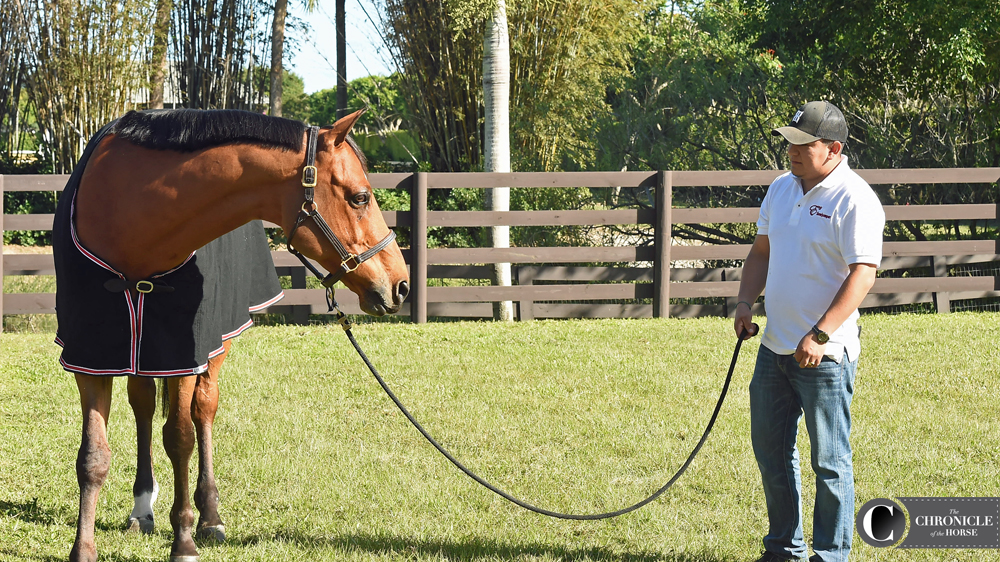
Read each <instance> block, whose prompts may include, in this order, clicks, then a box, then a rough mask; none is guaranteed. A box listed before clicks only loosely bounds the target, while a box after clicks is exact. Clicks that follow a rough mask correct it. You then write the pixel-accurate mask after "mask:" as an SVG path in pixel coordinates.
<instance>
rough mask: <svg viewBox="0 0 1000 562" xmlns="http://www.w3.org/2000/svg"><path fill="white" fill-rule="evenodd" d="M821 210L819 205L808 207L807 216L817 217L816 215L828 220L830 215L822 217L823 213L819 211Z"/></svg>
mask: <svg viewBox="0 0 1000 562" xmlns="http://www.w3.org/2000/svg"><path fill="white" fill-rule="evenodd" d="M822 210H823V207H822V206H820V205H813V206H812V207H809V216H817V215H819V216H821V217H823V218H824V219H828V218H830V215H824V214H823V213H821V212H820V211H822Z"/></svg>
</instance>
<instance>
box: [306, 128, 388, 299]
mask: <svg viewBox="0 0 1000 562" xmlns="http://www.w3.org/2000/svg"><path fill="white" fill-rule="evenodd" d="M308 132H309V138H308V141H307V145H306V163H305V167H303V168H302V187H303V189H304V191H305V201H304V202H303V203H302V209H301V210H300V211H299V215H298V217H296V219H295V226H293V227H292V231H291V232H290V233H289V234H288V251H289V252H291V253H292V255H294V256H295V257H297V258H299V261H301V262H302V265H304V266H306V268H307V269H309V271H312V273H313V275H315V276H316V277H317V278H319V279H322V280H323V286H324V287H326V288H327V291H328V293H329V292H332V290H333V285H334V284H335V283H337V281H340V280H341V279H342V278H343V277H344V276H345V275H347V274H348V273H350V272H352V271H354V270H355V269H357V268H358V266H360V265H361V264H362V263H364V262H365V261H367V260H369V259H371V258H372V257H373V256H374V255H375V254H377V253H379V252H381V251H382V250H384V249H385V248H386V246H388V245H389V244H390V243H391V242H392V241H393V240H395V239H396V232H395V231H394V230H389V234H387V235H386V237H385V238H383V239H382V240H380V241H379V242H378V244H375V245H374V246H372V247H371V248H369V249H368V250H366V251H364V252H362V253H360V254H352V253H351V252H348V251H347V248H345V247H344V244H343V243H342V242H341V241H340V238H338V237H337V235H336V234H334V232H333V230H332V229H331V228H330V225H328V224H327V222H326V220H324V219H323V215H321V214H320V212H319V209H318V208H317V207H316V202H315V201H314V197H315V193H316V179H317V170H316V141H317V138H318V136H319V127H315V126H311V127H309V129H308ZM306 219H312V220H313V222H315V223H316V225H317V226H319V229H320V231H321V232H322V233H323V235H324V236H325V237H326V239H327V240H329V241H330V243H331V244H333V247H334V249H336V250H337V254H339V255H340V268H339V269H338V270H336V271H333V272H330V273H329V274H327V275H326V277H324V276H323V274H321V273H320V272H319V271H318V270H317V269H316V267H315V266H313V264H312V263H310V262H309V260H308V259H306V257H305V256H303V255H302V254H301V253H299V251H298V250H296V249H295V248H293V247H292V239H293V238H295V232H296V231H297V230H298V229H299V227H300V226H302V223H304V222H305V221H306Z"/></svg>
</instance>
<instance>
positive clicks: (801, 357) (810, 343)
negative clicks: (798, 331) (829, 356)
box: [795, 332, 826, 369]
mask: <svg viewBox="0 0 1000 562" xmlns="http://www.w3.org/2000/svg"><path fill="white" fill-rule="evenodd" d="M825 354H826V344H825V343H819V342H818V341H816V338H815V337H813V333H812V332H809V333H808V334H806V335H805V336H802V339H801V340H799V345H798V347H796V348H795V360H796V361H798V362H799V367H800V368H802V369H811V368H815V367H817V366H819V364H820V362H821V361H822V360H823V355H825Z"/></svg>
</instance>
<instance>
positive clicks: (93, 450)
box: [69, 374, 113, 562]
mask: <svg viewBox="0 0 1000 562" xmlns="http://www.w3.org/2000/svg"><path fill="white" fill-rule="evenodd" d="M112 382H113V379H111V378H110V377H107V378H105V377H96V376H92V375H81V374H77V375H76V386H77V388H79V390H80V405H81V406H82V407H83V438H82V440H81V442H80V452H79V454H78V455H77V457H76V480H77V482H78V483H79V485H80V515H79V519H78V520H77V524H76V540H75V541H74V542H73V550H72V551H71V552H70V554H69V559H70V561H71V562H94V561H96V560H97V547H96V545H95V544H94V524H95V522H96V518H97V496H98V494H100V492H101V486H102V485H103V484H104V480H105V479H106V478H107V477H108V469H109V468H110V466H111V448H110V447H108V414H109V413H110V411H111V389H112Z"/></svg>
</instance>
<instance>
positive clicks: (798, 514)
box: [750, 346, 857, 562]
mask: <svg viewBox="0 0 1000 562" xmlns="http://www.w3.org/2000/svg"><path fill="white" fill-rule="evenodd" d="M856 368H857V359H855V360H854V361H853V362H850V361H848V360H847V356H846V355H845V356H844V358H843V359H842V360H841V362H840V363H837V362H836V361H833V360H831V359H830V358H829V357H824V358H823V361H822V362H821V363H820V365H819V366H818V367H816V368H813V369H800V368H799V365H798V363H796V361H795V358H794V357H792V356H791V355H777V354H775V353H774V352H773V351H771V350H770V349H767V348H766V347H764V346H760V351H759V352H758V353H757V365H756V367H755V369H754V374H753V380H751V382H750V436H751V439H752V441H753V452H754V456H755V457H756V458H757V466H758V468H759V469H760V475H761V480H762V481H763V484H764V498H765V499H766V500H767V517H768V521H769V523H770V525H769V528H768V533H767V536H766V537H764V548H765V549H766V550H768V551H769V552H773V553H775V554H777V555H779V556H783V557H786V558H791V559H798V558H805V557H806V556H807V555H808V549H807V546H806V543H805V540H804V538H803V533H802V500H801V494H802V481H801V476H800V474H799V451H798V447H796V445H795V438H796V435H797V434H798V424H799V419H800V418H801V417H803V413H805V419H806V431H807V432H808V433H809V443H810V445H811V447H812V459H811V460H812V467H813V471H814V472H815V473H816V507H815V511H814V513H813V551H814V552H815V555H814V556H813V557H812V558H811V559H810V560H811V561H812V562H834V561H837V562H846V560H847V555H848V553H849V552H850V550H851V539H852V538H853V536H854V468H853V465H852V463H851V442H850V433H851V397H852V396H853V394H854V372H855V370H856Z"/></svg>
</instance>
